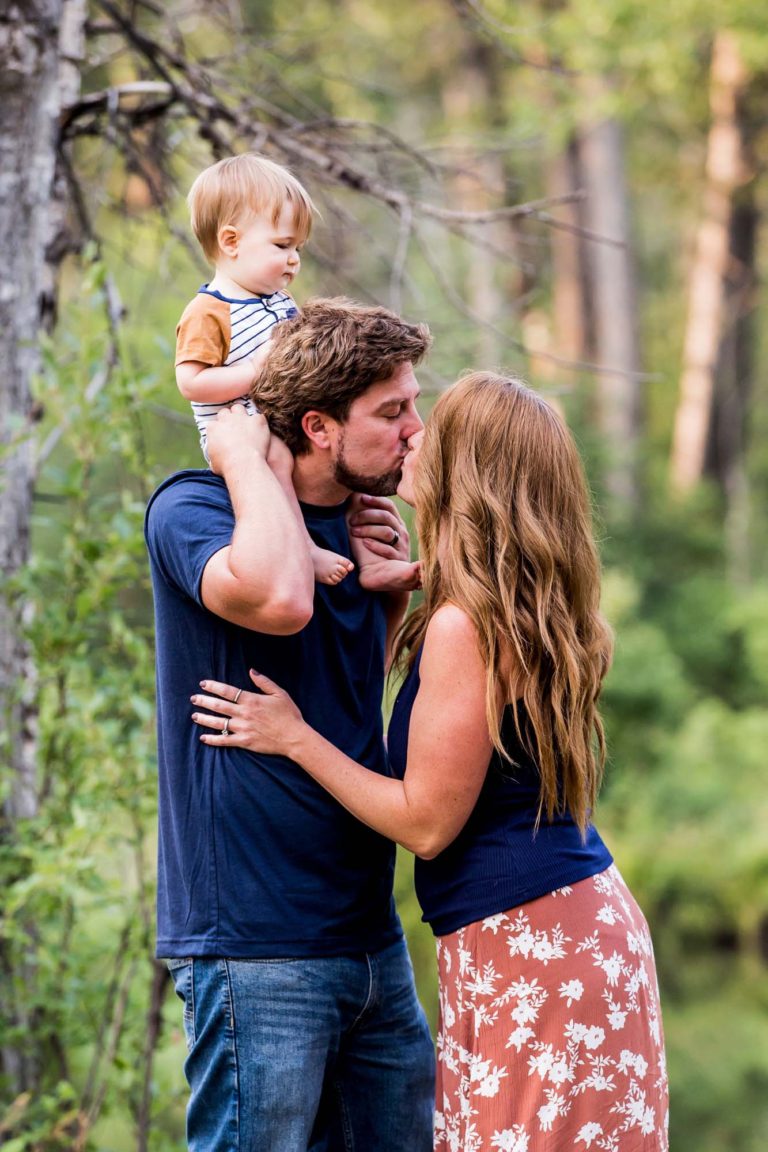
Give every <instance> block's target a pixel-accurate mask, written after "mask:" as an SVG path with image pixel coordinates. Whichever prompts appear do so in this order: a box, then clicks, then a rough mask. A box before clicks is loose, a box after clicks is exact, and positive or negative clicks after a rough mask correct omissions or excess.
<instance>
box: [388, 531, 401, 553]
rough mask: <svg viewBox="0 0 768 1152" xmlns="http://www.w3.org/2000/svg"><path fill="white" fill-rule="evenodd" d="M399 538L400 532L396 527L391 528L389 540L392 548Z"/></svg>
mask: <svg viewBox="0 0 768 1152" xmlns="http://www.w3.org/2000/svg"><path fill="white" fill-rule="evenodd" d="M399 539H400V533H399V532H398V531H397V529H396V528H393V529H392V539H391V540H390V542H389V544H390V547H391V548H394V547H395V545H396V544H397V542H398V540H399Z"/></svg>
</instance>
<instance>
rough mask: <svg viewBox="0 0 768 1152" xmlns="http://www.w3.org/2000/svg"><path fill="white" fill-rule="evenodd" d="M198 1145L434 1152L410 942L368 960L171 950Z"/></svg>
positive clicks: (191, 1126)
mask: <svg viewBox="0 0 768 1152" xmlns="http://www.w3.org/2000/svg"><path fill="white" fill-rule="evenodd" d="M168 967H169V969H170V971H171V975H172V977H173V981H174V984H175V987H176V993H177V995H178V996H179V997H180V999H181V1000H183V1002H184V1030H185V1033H186V1037H187V1050H188V1056H187V1060H186V1062H185V1065H184V1072H185V1075H186V1077H187V1081H188V1082H189V1086H190V1089H191V1096H190V1101H189V1106H188V1109H187V1141H188V1144H189V1148H190V1152H307V1150H310V1152H431V1148H432V1110H433V1104H434V1052H433V1047H432V1040H431V1037H430V1035H429V1029H428V1027H427V1022H426V1019H425V1017H424V1012H423V1011H422V1008H421V1005H420V1004H419V1002H418V1000H417V998H416V989H415V987H414V982H413V970H412V968H411V962H410V957H409V956H408V951H407V949H406V946H405V942H404V941H398V942H397V943H396V944H393V945H391V946H390V947H389V948H386V949H384V950H383V951H382V952H378V953H373V954H370V955H361V956H358V957H342V956H338V957H329V958H325V957H323V958H312V959H295V960H225V959H209V958H207V957H206V958H203V959H198V958H194V959H186V960H169V961H168Z"/></svg>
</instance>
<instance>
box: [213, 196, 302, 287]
mask: <svg viewBox="0 0 768 1152" xmlns="http://www.w3.org/2000/svg"><path fill="white" fill-rule="evenodd" d="M303 242H304V237H303V236H298V235H297V233H296V225H295V220H294V212H293V208H292V206H291V205H290V204H285V205H284V207H283V210H282V212H281V213H280V218H279V219H278V221H277V223H276V224H273V223H272V221H271V220H270V219H269V217H268V216H255V217H253V219H251V220H250V221H249V222H248V223H246V224H244V225H243V226H242V227H240V228H238V229H237V239H236V243H235V245H234V249H233V252H232V256H231V264H230V268H231V275H232V277H233V279H234V280H236V281H237V283H238V284H240V285H241V286H242V287H243V288H245V289H246V290H247V291H249V292H252V293H253V294H254V296H269V295H271V294H272V293H273V292H278V291H281V290H286V289H287V288H289V287H290V284H291V281H292V280H293V278H294V276H296V275H297V273H298V271H299V268H300V267H301V256H300V250H301V246H302V244H303Z"/></svg>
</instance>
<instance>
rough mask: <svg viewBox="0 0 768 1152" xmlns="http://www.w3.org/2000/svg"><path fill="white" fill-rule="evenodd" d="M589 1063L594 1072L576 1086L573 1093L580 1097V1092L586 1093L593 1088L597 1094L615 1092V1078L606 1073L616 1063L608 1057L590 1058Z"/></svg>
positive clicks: (572, 1090)
mask: <svg viewBox="0 0 768 1152" xmlns="http://www.w3.org/2000/svg"><path fill="white" fill-rule="evenodd" d="M589 1062H590V1064H591V1065H592V1071H591V1072H590V1073H589V1075H588V1076H586V1077H585V1078H584V1079H583V1080H580V1081H579V1083H578V1084H574V1086H573V1088H572V1089H571V1092H572V1093H574V1094H577V1095H578V1094H579V1093H580V1092H585V1091H586V1090H587V1088H593V1089H594V1090H595V1092H613V1091H615V1088H616V1085H615V1084H614V1082H613V1080H614V1077H613V1075H611V1074H609V1073H607V1072H606V1069H607V1068H610V1067H611V1066H612V1065H613V1063H614V1061H613V1060H611V1059H610V1057H607V1056H590V1057H589Z"/></svg>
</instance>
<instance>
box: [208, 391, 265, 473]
mask: <svg viewBox="0 0 768 1152" xmlns="http://www.w3.org/2000/svg"><path fill="white" fill-rule="evenodd" d="M206 431H207V441H206V446H207V449H208V459H209V460H210V463H211V471H212V472H216V473H218V475H219V476H225V475H226V471H227V469H228V468H230V467H232V466H233V465H234V463H235V461H239V460H242V459H243V457H244V456H252V454H253V453H254V452H256V453H257V454H258V455H259V456H261V458H262V459H266V456H267V452H268V451H269V440H270V433H269V425H268V424H267V421H266V418H265V417H264V416H262V415H261V413H259V412H257V413H256V414H255V415H253V416H249V415H248V413H247V412H246V410H245V408H244V407H243V405H242V404H233V405H232V407H231V408H222V409H221V411H220V412H219V413H218V415H217V416H216V419H215V420H212V421H211V422H210V424H209V425H208V427H207V430H206Z"/></svg>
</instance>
